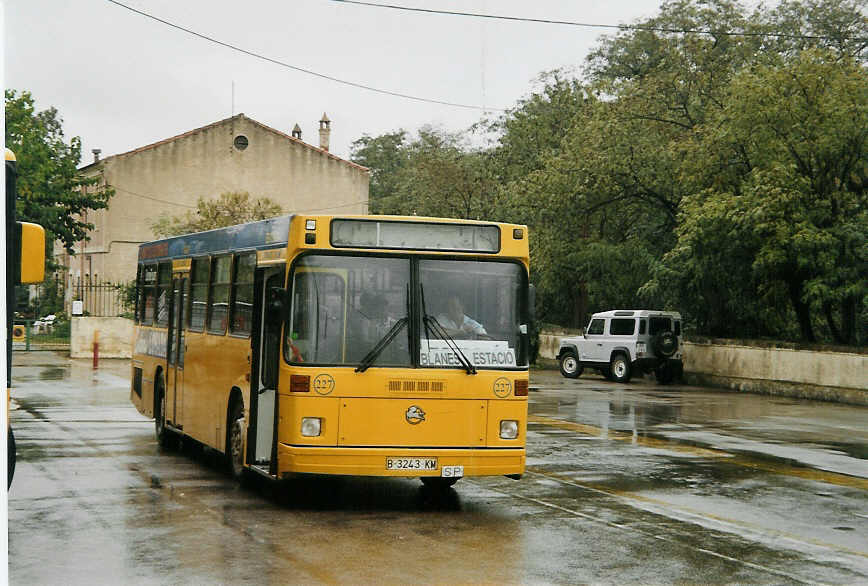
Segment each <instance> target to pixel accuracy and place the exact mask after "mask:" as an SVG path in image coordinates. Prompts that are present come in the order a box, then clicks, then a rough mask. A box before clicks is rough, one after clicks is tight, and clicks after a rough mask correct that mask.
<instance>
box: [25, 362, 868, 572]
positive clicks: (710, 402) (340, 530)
mask: <svg viewBox="0 0 868 586" xmlns="http://www.w3.org/2000/svg"><path fill="white" fill-rule="evenodd" d="M15 361H16V369H17V370H16V374H15V382H16V389H15V390H14V391H13V398H14V403H13V409H14V410H13V412H12V415H11V417H12V422H13V425H14V426H15V431H16V436H17V439H18V448H19V462H18V469H17V471H16V477H15V482H14V484H13V486H12V489H11V492H10V496H9V499H10V500H9V547H10V554H9V564H10V570H9V571H10V579H11V581H12V583H13V584H42V583H65V584H85V583H87V584H101V583H137V584H138V583H154V584H164V583H227V582H245V583H256V584H261V583H272V582H274V583H339V582H350V583H359V582H423V583H431V582H436V583H443V582H464V583H466V582H486V583H492V582H503V583H539V582H545V583H552V582H553V583H576V582H594V583H601V582H602V583H640V582H641V583H647V582H653V583H660V582H669V583H671V582H703V583H707V582H714V583H721V582H764V583H768V582H787V583H790V582H792V583H802V582H804V583H814V582H829V583H854V582H866V581H868V466H866V464H868V460H866V452H868V430H866V427H865V425H864V421H865V419H866V414H868V411H866V410H865V409H864V408H857V407H846V406H840V405H832V404H822V403H814V402H807V401H796V400H790V399H787V400H782V399H780V398H773V397H760V396H753V395H741V394H734V393H717V392H709V391H708V390H700V389H695V388H687V387H677V386H672V387H658V386H656V385H654V384H653V383H646V382H644V381H636V382H635V383H633V384H630V385H615V384H613V383H608V382H605V381H603V379H602V378H599V377H595V376H586V377H582V378H579V379H578V380H575V381H573V380H566V379H563V378H561V377H560V376H559V375H558V374H557V373H555V372H547V371H542V372H534V373H533V374H532V377H531V385H532V387H534V388H535V390H534V391H532V392H531V403H530V410H531V417H530V422H529V429H528V472H527V474H526V475H525V477H524V478H523V479H522V480H521V481H518V482H516V481H513V480H509V479H506V478H484V479H464V480H462V481H461V482H459V483H458V484H457V485H456V487H455V490H453V491H449V492H447V493H446V494H445V495H438V494H437V493H431V492H429V491H426V490H423V489H422V488H421V486H420V484H419V483H418V481H416V480H401V479H376V478H375V479H365V478H354V477H350V478H322V479H319V478H313V479H304V480H299V481H294V482H292V483H290V484H286V485H269V484H262V483H255V484H254V486H252V487H246V488H240V487H238V486H236V485H235V484H233V482H232V481H230V480H229V478H228V477H227V476H226V475H225V474H224V473H223V472H222V469H221V464H220V462H219V459H218V458H216V457H215V456H214V455H213V454H211V453H207V452H205V453H203V451H202V450H201V449H199V448H197V447H196V446H190V445H187V444H185V446H184V448H183V449H182V450H181V451H179V452H168V453H166V452H160V451H159V450H158V448H157V446H156V442H155V441H154V439H153V423H152V422H150V421H148V420H146V419H144V418H142V417H140V416H139V415H138V414H137V413H136V412H135V410H134V409H133V408H132V406H130V404H129V399H128V394H129V384H128V380H127V379H128V369H129V367H128V364H127V363H125V362H122V361H104V363H103V368H101V369H100V370H99V371H98V372H93V371H92V370H91V367H90V363H88V362H84V361H70V360H68V359H65V358H63V357H60V356H57V355H54V354H51V353H45V352H34V353H28V354H24V353H16V355H15Z"/></svg>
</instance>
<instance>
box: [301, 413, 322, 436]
mask: <svg viewBox="0 0 868 586" xmlns="http://www.w3.org/2000/svg"><path fill="white" fill-rule="evenodd" d="M321 432H322V419H321V418H320V417H302V418H301V435H303V436H304V437H317V436H319V434H320V433H321Z"/></svg>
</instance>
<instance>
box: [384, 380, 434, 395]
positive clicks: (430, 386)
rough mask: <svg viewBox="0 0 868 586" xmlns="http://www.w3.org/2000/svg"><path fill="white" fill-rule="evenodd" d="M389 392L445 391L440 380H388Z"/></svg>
mask: <svg viewBox="0 0 868 586" xmlns="http://www.w3.org/2000/svg"><path fill="white" fill-rule="evenodd" d="M386 386H387V390H388V391H389V392H390V393H445V392H446V381H442V380H390V381H388V382H387V383H386Z"/></svg>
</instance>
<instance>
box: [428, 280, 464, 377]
mask: <svg viewBox="0 0 868 586" xmlns="http://www.w3.org/2000/svg"><path fill="white" fill-rule="evenodd" d="M419 289H420V292H421V294H422V324H423V325H424V326H425V335H426V336H427V337H428V339H430V337H431V336H430V334H429V333H428V330H429V329H430V330H431V331H433V332H434V334H435V335H436V336H439V337H440V338H441V339H442V340H443V341H444V342H446V345H447V346H448V347H449V349H450V350H452V353H453V354H455V356H456V357H457V358H458V361H459V362H460V363H461V366H463V367H464V370H466V371H467V374H476V367H475V366H473V363H472V362H470V359H469V358H467V356H466V355H465V354H464V352H462V351H461V348H460V347H459V346H458V344H456V343H455V340H453V339H452V336H450V335H449V333H448V332H447V331H446V328H444V327H443V326H442V325H441V324H440V322H439V321H437V318H436V317H434V316H433V315H428V311H427V310H426V309H425V289H423V288H422V285H419ZM429 345H430V342H429Z"/></svg>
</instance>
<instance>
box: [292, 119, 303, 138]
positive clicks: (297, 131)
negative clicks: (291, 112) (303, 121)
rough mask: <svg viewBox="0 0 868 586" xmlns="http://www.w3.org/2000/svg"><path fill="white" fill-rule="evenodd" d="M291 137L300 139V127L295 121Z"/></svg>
mask: <svg viewBox="0 0 868 586" xmlns="http://www.w3.org/2000/svg"><path fill="white" fill-rule="evenodd" d="M292 138H297V139H298V140H301V127H300V126H299V125H298V124H297V123H296V125H295V126H294V127H293V128H292Z"/></svg>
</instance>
